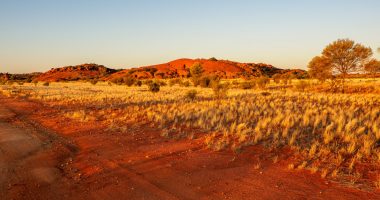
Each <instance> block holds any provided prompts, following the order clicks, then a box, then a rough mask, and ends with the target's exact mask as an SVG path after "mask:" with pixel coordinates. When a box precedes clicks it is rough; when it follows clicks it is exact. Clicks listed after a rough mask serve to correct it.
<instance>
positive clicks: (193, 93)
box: [185, 90, 198, 101]
mask: <svg viewBox="0 0 380 200" xmlns="http://www.w3.org/2000/svg"><path fill="white" fill-rule="evenodd" d="M197 94H198V92H197V91H196V90H189V91H187V93H186V96H185V97H186V99H189V100H192V101H193V100H194V99H195V98H196V97H197Z"/></svg>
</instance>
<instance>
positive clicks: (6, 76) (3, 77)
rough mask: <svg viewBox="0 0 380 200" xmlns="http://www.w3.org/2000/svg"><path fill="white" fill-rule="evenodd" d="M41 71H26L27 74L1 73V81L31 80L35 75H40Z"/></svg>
mask: <svg viewBox="0 0 380 200" xmlns="http://www.w3.org/2000/svg"><path fill="white" fill-rule="evenodd" d="M40 74H41V73H39V72H34V73H26V74H9V73H0V81H1V82H4V81H21V82H31V81H32V80H33V79H34V78H35V77H37V76H39V75H40Z"/></svg>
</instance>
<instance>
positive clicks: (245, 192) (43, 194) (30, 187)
mask: <svg viewBox="0 0 380 200" xmlns="http://www.w3.org/2000/svg"><path fill="white" fill-rule="evenodd" d="M0 105H1V106H0V150H1V151H0V161H1V162H0V169H1V177H0V197H1V198H0V199H5V200H7V199H112V200H114V199H380V193H379V192H378V191H363V190H358V189H355V188H349V187H344V186H341V185H338V184H337V183H334V182H330V181H326V180H322V179H321V178H320V176H319V175H317V174H314V175H312V174H310V173H309V172H307V171H302V170H288V169H287V167H286V166H287V164H288V163H287V162H286V160H287V159H288V158H289V155H287V153H286V152H285V153H282V154H280V155H279V162H277V163H275V164H274V163H273V161H272V159H271V158H272V157H273V152H269V151H264V150H263V148H261V147H257V146H256V147H251V148H248V149H246V150H244V151H243V152H242V153H241V154H233V153H232V152H227V151H225V152H213V151H210V150H207V149H205V148H204V145H203V143H202V139H194V140H190V139H180V140H169V139H165V138H163V137H161V136H160V135H159V130H158V129H156V128H150V127H149V126H147V125H138V124H135V125H130V127H129V130H128V131H127V132H126V133H116V132H110V131H106V130H105V129H106V127H102V126H101V125H99V123H89V124H80V123H77V122H74V121H70V120H66V119H64V118H62V117H61V116H60V114H59V113H60V112H59V111H57V110H54V108H52V107H46V106H44V105H42V104H39V103H35V102H27V101H22V100H16V99H9V98H5V97H0ZM11 133H12V134H14V135H12V134H11ZM15 137H16V139H15ZM12 138H13V139H12ZM17 138H18V139H17ZM20 138H23V139H20ZM12 147H13V148H12ZM23 152H24V153H23ZM25 152H26V153H25ZM257 164H259V165H257ZM257 166H259V167H257Z"/></svg>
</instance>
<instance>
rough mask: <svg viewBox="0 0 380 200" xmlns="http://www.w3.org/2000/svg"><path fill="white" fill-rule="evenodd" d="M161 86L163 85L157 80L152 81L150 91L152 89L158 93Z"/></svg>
mask: <svg viewBox="0 0 380 200" xmlns="http://www.w3.org/2000/svg"><path fill="white" fill-rule="evenodd" d="M160 87H161V85H160V84H159V83H157V82H153V83H150V84H149V91H151V92H153V93H157V92H159V91H160Z"/></svg>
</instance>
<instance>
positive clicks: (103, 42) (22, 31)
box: [0, 0, 380, 73]
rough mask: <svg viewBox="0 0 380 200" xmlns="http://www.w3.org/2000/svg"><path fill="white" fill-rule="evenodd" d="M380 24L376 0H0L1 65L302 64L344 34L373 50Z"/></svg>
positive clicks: (17, 68) (13, 68)
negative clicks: (195, 61)
mask: <svg viewBox="0 0 380 200" xmlns="http://www.w3.org/2000/svg"><path fill="white" fill-rule="evenodd" d="M379 24H380V1H378V0H314V1H309V0H277V1H274V0H265V1H264V0H260V1H258V0H257V1H255V0H234V1H233V0H133V1H132V0H130V1H128V0H0V72H12V73H21V72H32V71H45V70H48V69H50V68H51V67H59V66H66V65H76V64H81V63H98V64H103V65H106V66H108V67H112V68H129V67H135V66H141V65H150V64H157V63H164V62H167V61H170V60H173V59H177V58H209V57H213V56H214V57H217V58H221V59H229V60H235V61H240V62H264V63H269V64H273V65H275V66H277V67H282V68H295V67H298V68H306V65H307V63H308V62H309V60H310V59H311V58H312V57H313V56H315V55H317V54H319V53H320V52H321V50H322V49H323V47H324V46H325V45H327V44H328V43H330V42H332V41H334V40H336V39H338V38H350V39H353V40H355V41H357V42H360V43H363V44H365V45H366V46H370V47H372V48H373V50H374V52H375V50H376V48H377V47H379V46H380V26H379ZM375 54H376V56H377V58H379V54H377V53H375Z"/></svg>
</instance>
